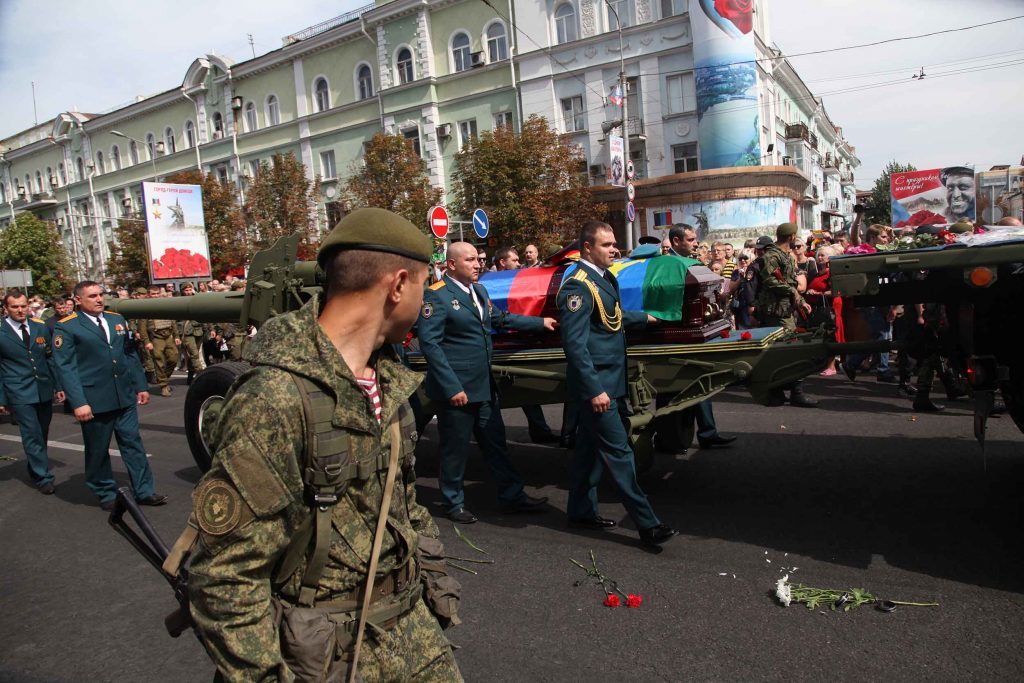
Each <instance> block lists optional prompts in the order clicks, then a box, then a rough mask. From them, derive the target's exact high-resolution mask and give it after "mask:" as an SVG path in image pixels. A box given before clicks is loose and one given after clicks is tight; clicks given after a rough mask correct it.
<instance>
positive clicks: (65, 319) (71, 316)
mask: <svg viewBox="0 0 1024 683" xmlns="http://www.w3.org/2000/svg"><path fill="white" fill-rule="evenodd" d="M77 317H78V314H77V313H72V314H71V315H69V316H67V317H65V318H61V319H60V320H58V321H57V322H59V323H66V322H67V321H69V320H74V319H75V318H77Z"/></svg>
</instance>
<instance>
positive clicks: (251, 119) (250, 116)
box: [245, 102, 259, 133]
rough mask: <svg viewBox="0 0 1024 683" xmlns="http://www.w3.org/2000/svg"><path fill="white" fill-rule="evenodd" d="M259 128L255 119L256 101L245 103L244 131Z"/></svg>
mask: <svg viewBox="0 0 1024 683" xmlns="http://www.w3.org/2000/svg"><path fill="white" fill-rule="evenodd" d="M257 128H259V122H258V121H257V120H256V103H255V102H250V103H248V104H247V105H245V132H247V133H251V132H253V131H254V130H256V129H257Z"/></svg>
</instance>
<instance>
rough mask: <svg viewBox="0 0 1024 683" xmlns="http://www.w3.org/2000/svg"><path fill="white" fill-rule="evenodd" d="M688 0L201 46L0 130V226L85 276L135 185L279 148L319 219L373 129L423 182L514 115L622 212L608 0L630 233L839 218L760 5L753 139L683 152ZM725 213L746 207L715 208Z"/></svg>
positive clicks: (444, 11) (454, 11) (452, 14)
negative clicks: (621, 85) (51, 247)
mask: <svg viewBox="0 0 1024 683" xmlns="http://www.w3.org/2000/svg"><path fill="white" fill-rule="evenodd" d="M690 4H691V5H692V7H690V6H688V3H687V2H686V0H660V1H657V0H617V1H615V2H611V7H612V9H614V12H613V11H611V10H609V4H608V2H606V1H605V0H600V1H599V2H595V1H594V0H513V1H512V2H509V1H508V0H506V2H505V3H497V4H489V3H483V2H478V1H477V0H390V1H388V0H384V1H382V2H378V3H377V4H376V5H368V6H366V7H363V8H360V9H358V10H355V11H353V12H350V13H348V14H345V15H342V16H340V17H336V18H334V19H331V20H329V21H325V22H323V23H322V24H318V25H316V26H312V27H309V28H307V29H305V30H303V31H301V32H299V33H296V34H292V35H290V36H286V37H285V38H284V41H283V43H284V44H283V46H282V47H281V48H279V49H277V50H275V51H273V52H270V53H267V54H264V55H261V56H259V57H256V58H255V59H251V60H247V61H244V62H239V63H236V62H233V61H232V60H230V59H229V58H227V57H225V56H222V55H218V54H208V55H204V56H202V57H199V58H197V59H196V60H195V61H194V62H193V63H192V64H190V65H188V66H187V68H185V71H184V75H183V78H182V82H181V84H180V85H177V86H175V87H173V88H170V89H168V90H166V91H164V92H161V93H159V94H157V95H153V96H148V97H140V98H138V99H137V100H136V101H133V102H130V103H128V104H125V105H122V106H119V107H116V108H114V109H112V110H110V111H107V112H104V113H99V114H91V113H83V112H77V111H69V112H64V113H61V114H60V115H58V116H57V117H55V118H54V119H53V120H52V121H48V122H47V123H45V124H43V125H40V126H36V127H33V128H31V129H29V130H26V131H23V132H21V133H18V134H17V135H14V136H11V137H9V138H6V139H4V140H0V228H2V227H3V226H4V225H6V224H8V223H9V222H10V221H11V220H13V217H14V216H15V215H16V213H17V212H20V211H32V212H33V213H35V214H36V215H38V216H40V217H41V218H43V219H46V220H52V221H54V222H55V223H56V225H57V226H58V228H59V230H60V232H61V235H62V237H63V239H64V243H65V246H66V248H67V251H68V253H69V254H70V255H71V258H72V262H73V263H74V264H75V266H76V269H77V271H78V274H79V275H80V276H81V277H92V278H102V277H103V276H104V264H105V262H106V260H107V258H108V257H109V255H110V252H111V249H112V248H113V240H114V227H115V226H116V224H117V222H118V221H121V220H129V219H130V218H129V217H130V215H131V214H132V213H133V212H135V211H136V210H137V209H138V208H139V207H140V206H141V201H142V200H141V190H142V186H141V183H142V182H143V181H147V180H153V179H159V178H165V177H166V176H168V175H170V174H172V173H175V172H178V171H182V170H188V169H199V170H202V171H204V172H208V173H214V174H215V175H217V176H218V177H219V178H220V179H222V180H223V181H225V182H229V183H233V184H234V185H235V187H236V189H237V193H238V197H239V200H240V201H241V200H243V199H244V195H245V191H246V188H247V186H248V184H249V183H250V182H251V180H252V178H253V177H254V176H255V175H256V174H257V173H258V172H259V168H260V164H261V162H267V161H268V160H269V159H270V157H272V156H273V155H274V154H276V153H288V152H291V153H293V154H295V156H296V157H297V158H298V159H300V160H301V161H302V163H303V165H304V167H305V169H306V172H307V175H308V176H309V177H311V178H312V177H314V176H319V177H320V179H321V192H322V197H321V202H320V220H321V221H322V223H323V224H325V225H326V224H327V223H328V222H330V221H332V220H333V219H334V217H335V216H336V215H337V213H338V211H339V208H340V207H339V204H338V202H339V200H340V198H341V193H342V185H343V183H344V180H345V178H346V177H348V176H349V175H350V174H351V173H352V172H353V169H354V168H357V166H356V164H358V162H359V159H360V157H361V155H362V150H363V145H364V144H365V142H366V141H368V140H369V139H370V138H371V137H372V136H373V135H374V134H376V133H377V132H379V131H382V130H383V131H387V132H391V133H398V134H401V135H403V136H405V137H407V138H408V139H409V140H410V141H412V143H413V145H414V146H415V148H416V149H417V151H418V152H419V153H420V155H421V156H422V157H423V159H424V160H425V162H426V165H427V169H428V173H429V176H430V181H431V183H432V184H434V185H435V186H438V187H442V188H448V187H449V186H450V177H451V171H452V167H453V161H454V156H455V154H456V153H457V152H458V150H459V149H460V148H461V146H462V145H463V144H464V143H465V142H466V141H467V140H468V139H470V138H472V137H474V136H475V135H477V134H478V133H479V132H481V131H483V130H487V129H490V128H494V127H496V126H501V125H510V126H515V127H517V128H518V126H519V125H520V122H521V121H522V120H523V118H524V117H526V116H529V115H531V114H539V115H542V116H545V117H547V118H548V119H549V120H550V121H551V122H553V123H554V124H555V125H556V126H557V127H558V128H559V129H560V130H561V131H562V132H563V133H564V134H565V139H566V141H567V142H569V143H571V144H576V145H579V147H580V148H581V150H582V151H583V153H584V155H585V156H586V158H587V164H586V173H587V175H588V176H589V178H590V182H591V183H592V184H593V185H594V186H595V190H594V191H595V193H596V194H597V195H598V196H599V197H601V198H602V199H606V198H610V199H613V200H614V201H611V202H610V205H611V206H614V207H622V206H623V203H622V202H620V201H619V199H621V195H622V191H621V189H620V188H611V187H606V186H605V185H606V184H607V181H606V176H605V168H606V166H607V160H608V149H607V140H608V136H607V134H606V133H605V132H604V130H603V128H604V126H603V125H602V124H605V123H606V122H609V121H612V120H613V119H615V118H616V116H617V113H616V112H617V110H618V107H617V106H610V105H609V98H608V95H609V92H610V91H609V86H610V85H612V84H613V83H614V82H615V81H616V79H617V78H618V73H619V68H620V53H619V47H618V46H619V38H620V32H619V30H618V28H617V24H616V20H615V13H616V12H617V14H618V17H619V18H620V20H621V22H622V31H621V38H622V41H623V43H622V44H623V50H622V53H621V56H622V62H623V63H624V65H625V72H626V76H627V79H628V82H629V85H630V87H629V88H628V89H627V92H626V95H625V99H626V104H627V107H628V110H629V112H630V114H629V115H628V117H627V121H626V124H625V128H626V129H628V131H629V143H630V157H631V159H633V161H634V163H635V165H636V168H637V172H638V177H639V181H638V198H637V206H638V208H639V211H638V213H639V216H638V221H637V222H638V228H639V230H638V233H637V234H640V233H646V232H652V233H654V232H657V230H658V228H659V226H661V225H663V224H665V223H666V222H668V223H671V222H679V221H682V220H689V221H690V222H692V218H691V215H694V214H696V215H703V216H704V217H705V218H706V220H707V225H708V226H709V229H711V230H716V229H717V230H719V234H720V235H722V236H725V237H731V236H733V235H734V234H735V236H736V237H741V236H743V235H745V234H746V233H748V232H750V231H751V230H755V231H756V230H760V229H762V228H763V226H764V225H768V224H769V223H770V222H772V221H775V218H777V217H778V216H779V215H782V214H783V213H785V214H786V217H787V218H788V217H790V215H793V216H795V217H796V218H797V219H798V220H799V221H800V223H801V225H802V226H803V227H805V228H813V227H821V225H822V224H823V222H824V223H825V224H826V225H828V224H832V225H837V224H839V223H840V222H841V221H842V220H843V217H844V216H845V217H847V218H848V217H849V215H850V213H851V211H852V201H853V194H852V191H853V185H852V181H853V169H854V168H855V167H856V166H857V164H858V161H857V159H856V156H855V153H854V150H853V148H852V147H851V146H850V145H849V144H848V143H847V142H846V141H845V140H844V139H843V137H842V131H841V129H840V128H838V127H837V126H835V125H834V124H833V123H832V122H831V120H830V119H829V118H828V116H827V114H826V112H825V111H824V108H823V106H822V104H821V101H820V99H817V98H814V97H813V95H812V94H811V93H810V91H809V90H808V89H807V87H806V86H805V85H804V84H803V82H802V81H801V80H800V79H799V76H797V74H796V72H795V71H794V70H793V68H792V66H791V65H790V64H789V63H788V62H787V61H786V60H785V59H784V58H782V57H780V56H778V55H779V53H778V51H777V49H776V48H774V47H770V42H769V39H768V35H767V26H766V25H765V24H764V22H762V18H765V17H766V11H764V10H763V9H762V7H763V3H760V2H758V3H755V8H756V9H757V11H756V12H755V16H756V17H757V20H756V22H755V26H754V30H753V31H752V37H753V41H752V42H751V43H750V45H751V49H756V51H757V55H759V57H758V61H757V70H756V76H757V83H756V96H755V100H756V104H752V103H751V104H746V105H745V107H746V111H748V112H754V113H756V115H757V116H755V119H756V118H758V117H759V120H760V122H761V123H760V126H759V128H758V130H757V134H756V136H754V137H755V139H754V140H753V141H752V142H751V141H744V143H743V144H744V145H746V147H747V148H753V147H758V150H761V149H764V150H769V151H768V152H767V153H765V154H763V155H761V154H760V153H757V154H754V152H751V151H750V149H745V151H744V156H743V159H745V160H746V161H750V160H751V159H754V160H756V161H757V162H758V163H754V164H746V165H744V166H742V167H733V168H729V169H728V170H726V169H722V168H710V167H708V165H707V162H706V161H705V160H704V159H702V156H701V149H702V147H704V148H707V147H708V143H707V141H706V139H710V138H709V136H710V135H713V133H704V138H705V139H702V137H701V134H702V132H703V131H704V130H705V129H706V128H707V125H706V123H705V124H702V123H701V121H699V120H698V119H699V117H698V114H697V112H698V85H697V78H696V76H695V73H696V69H695V64H696V63H697V62H695V60H697V61H699V60H700V59H701V50H703V49H704V48H703V47H701V45H702V43H700V42H698V43H697V44H696V45H695V43H694V40H693V36H692V34H693V30H692V26H691V24H692V22H691V20H690V12H694V11H698V10H697V9H696V8H697V7H698V6H699V5H700V3H697V2H694V3H690ZM512 26H515V27H516V29H515V30H512V28H511V27H512ZM748 33H751V32H749V31H748ZM762 56H763V57H762ZM751 73H753V71H751ZM751 92H754V90H753V88H751ZM751 92H748V93H746V94H745V95H744V97H746V98H749V97H750V96H751ZM620 118H621V116H620ZM705 118H707V115H705ZM620 130H621V128H620ZM718 137H723V136H721V135H719V136H718ZM747 137H750V136H749V135H748V136H747ZM769 145H774V147H769ZM712 165H713V164H712ZM737 201H738V202H740V204H736V202H737ZM730 202H732V205H731V208H730ZM716 207H717V208H716ZM723 207H725V209H727V210H724V212H723ZM794 207H795V208H794ZM733 209H735V210H733ZM716 212H717V213H716ZM737 212H739V213H741V214H742V213H744V212H746V213H751V212H752V215H754V216H755V217H756V218H757V221H760V222H757V224H756V225H748V224H744V225H737V224H735V220H732V219H731V218H729V219H728V220H727V217H728V216H727V215H729V216H731V215H732V214H735V213H737ZM719 214H721V216H722V217H721V220H719ZM670 216H671V217H672V218H671V220H670V219H669V217H670ZM762 219H763V220H762ZM769 219H770V220H769ZM748 222H749V221H748ZM775 222H778V221H775ZM726 225H729V226H732V227H731V228H730V229H731V230H732V232H729V231H728V230H726V229H725V227H724V226H726ZM620 230H621V229H620ZM723 230H726V231H724V232H723Z"/></svg>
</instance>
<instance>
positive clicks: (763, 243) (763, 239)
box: [754, 235, 775, 249]
mask: <svg viewBox="0 0 1024 683" xmlns="http://www.w3.org/2000/svg"><path fill="white" fill-rule="evenodd" d="M769 244H775V240H773V239H772V238H771V237H769V236H768V235H761V236H760V237H758V238H757V242H755V243H754V248H755V249H765V248H767V247H768V245H769Z"/></svg>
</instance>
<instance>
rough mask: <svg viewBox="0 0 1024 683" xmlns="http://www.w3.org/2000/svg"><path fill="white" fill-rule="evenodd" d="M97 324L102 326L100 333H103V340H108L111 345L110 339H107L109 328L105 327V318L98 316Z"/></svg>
mask: <svg viewBox="0 0 1024 683" xmlns="http://www.w3.org/2000/svg"><path fill="white" fill-rule="evenodd" d="M96 324H97V325H99V326H100V334H102V335H103V341H105V342H107V345H109V344H110V340H109V339H107V328H105V327H103V318H99V317H97V318H96Z"/></svg>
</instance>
